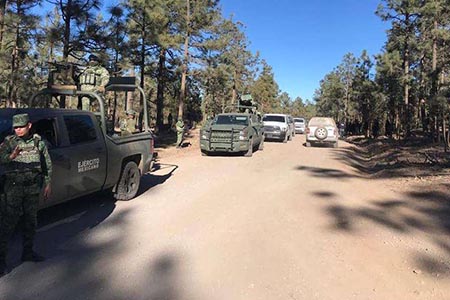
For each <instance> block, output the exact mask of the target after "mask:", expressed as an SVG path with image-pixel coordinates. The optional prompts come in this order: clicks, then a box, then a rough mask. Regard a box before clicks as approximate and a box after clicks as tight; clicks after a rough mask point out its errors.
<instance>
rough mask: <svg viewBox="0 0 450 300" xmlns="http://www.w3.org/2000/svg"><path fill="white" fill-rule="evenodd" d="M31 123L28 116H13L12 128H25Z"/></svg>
mask: <svg viewBox="0 0 450 300" xmlns="http://www.w3.org/2000/svg"><path fill="white" fill-rule="evenodd" d="M29 122H30V117H29V116H28V114H17V115H14V116H13V119H12V126H13V127H23V126H26V125H27V124H28V123H29Z"/></svg>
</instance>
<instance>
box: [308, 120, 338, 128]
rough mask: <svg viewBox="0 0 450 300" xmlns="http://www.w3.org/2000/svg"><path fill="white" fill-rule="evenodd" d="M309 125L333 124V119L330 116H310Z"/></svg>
mask: <svg viewBox="0 0 450 300" xmlns="http://www.w3.org/2000/svg"><path fill="white" fill-rule="evenodd" d="M311 126H334V121H333V119H331V118H312V119H311V120H310V121H309V127H311Z"/></svg>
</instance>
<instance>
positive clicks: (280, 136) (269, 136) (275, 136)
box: [264, 131, 286, 141]
mask: <svg viewBox="0 0 450 300" xmlns="http://www.w3.org/2000/svg"><path fill="white" fill-rule="evenodd" d="M264 136H265V138H266V140H280V141H282V140H284V139H285V138H286V132H281V131H280V132H278V131H273V132H270V131H269V132H267V131H266V132H264Z"/></svg>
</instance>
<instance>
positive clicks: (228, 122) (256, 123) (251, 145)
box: [200, 113, 264, 156]
mask: <svg viewBox="0 0 450 300" xmlns="http://www.w3.org/2000/svg"><path fill="white" fill-rule="evenodd" d="M263 148H264V126H263V124H262V122H261V119H260V116H258V115H257V114H253V113H223V114H219V115H217V116H216V117H215V118H214V120H213V121H212V122H210V123H208V124H206V125H205V126H204V127H203V128H202V129H201V132H200V149H201V151H202V154H203V155H208V154H210V153H213V152H235V153H236V152H242V153H244V155H245V156H252V155H253V151H254V150H255V149H259V150H263Z"/></svg>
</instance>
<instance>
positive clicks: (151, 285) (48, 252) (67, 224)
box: [0, 198, 189, 300]
mask: <svg viewBox="0 0 450 300" xmlns="http://www.w3.org/2000/svg"><path fill="white" fill-rule="evenodd" d="M62 206H66V207H61V206H59V207H51V208H48V209H46V210H43V211H41V212H40V214H39V221H40V225H39V231H38V233H37V236H36V249H37V250H38V251H39V252H40V253H41V254H43V255H45V256H46V258H47V260H46V261H45V262H41V263H23V264H20V265H18V264H17V262H18V256H20V253H18V252H17V251H14V255H13V256H14V260H15V262H16V266H17V267H16V268H15V269H14V270H12V271H11V272H10V273H9V274H7V275H6V276H4V277H2V278H0V299H2V300H25V299H46V300H53V299H54V300H59V299H65V300H72V299H73V300H75V299H96V300H101V299H105V300H106V299H108V300H109V299H133V300H141V299H142V300H161V299H167V300H183V299H187V298H186V297H185V296H184V295H183V294H184V293H183V287H184V286H185V285H184V284H183V280H185V279H186V278H189V276H182V275H183V274H182V270H181V266H182V263H183V261H182V260H181V259H180V257H181V255H179V254H178V253H176V252H172V251H166V252H163V253H159V254H157V255H153V256H151V257H149V258H148V259H147V260H145V259H144V260H143V263H142V265H136V264H135V263H134V262H135V261H134V258H133V257H131V258H130V257H129V254H128V253H129V251H130V249H132V250H133V251H136V250H135V248H136V247H129V245H128V243H129V239H128V237H129V235H130V233H131V232H132V231H135V230H136V228H133V227H131V224H130V223H131V222H130V219H131V218H132V209H131V208H128V209H122V210H121V211H120V212H118V213H114V214H112V212H113V211H114V209H115V208H116V205H115V203H114V201H109V200H108V199H103V198H101V199H94V198H86V199H82V200H81V201H80V200H78V201H76V202H73V203H69V204H67V203H65V204H64V205H62ZM54 215H58V216H57V217H56V216H54ZM141 230H142V228H141ZM153 242H154V243H158V238H157V236H155V237H154V239H153ZM16 246H19V245H16ZM138 247H143V249H142V251H140V250H139V252H136V253H139V256H142V255H144V257H145V252H144V251H145V249H147V248H146V247H145V245H142V246H141V245H140V244H139V246H138ZM19 248H20V247H19ZM16 250H17V249H16ZM183 257H186V256H185V255H183ZM141 260H142V259H141ZM136 268H137V270H136ZM136 271H138V272H139V276H137V275H136ZM118 283H120V284H118ZM24 287H26V288H24Z"/></svg>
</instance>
